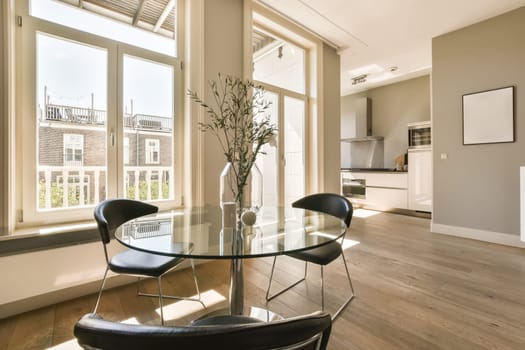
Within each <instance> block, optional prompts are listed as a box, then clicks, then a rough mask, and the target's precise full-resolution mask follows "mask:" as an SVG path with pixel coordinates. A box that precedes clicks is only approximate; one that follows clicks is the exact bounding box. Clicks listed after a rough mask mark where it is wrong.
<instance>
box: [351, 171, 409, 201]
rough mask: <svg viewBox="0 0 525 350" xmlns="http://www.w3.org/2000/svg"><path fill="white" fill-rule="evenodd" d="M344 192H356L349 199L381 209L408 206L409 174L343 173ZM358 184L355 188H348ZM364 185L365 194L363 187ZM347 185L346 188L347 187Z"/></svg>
mask: <svg viewBox="0 0 525 350" xmlns="http://www.w3.org/2000/svg"><path fill="white" fill-rule="evenodd" d="M341 184H342V187H343V188H342V193H343V194H345V195H346V194H349V193H350V194H351V193H354V194H356V195H355V196H350V197H349V199H350V201H351V202H352V203H353V204H356V205H357V206H364V207H369V208H374V209H379V210H388V209H394V208H397V209H407V208H408V174H407V173H406V172H393V171H385V172H363V171H358V172H354V171H349V172H342V173H341ZM349 186H356V188H355V189H354V190H352V189H350V188H348V187H349ZM357 186H364V194H363V195H361V193H362V191H361V188H357ZM345 187H346V188H345Z"/></svg>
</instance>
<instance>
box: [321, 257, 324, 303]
mask: <svg viewBox="0 0 525 350" xmlns="http://www.w3.org/2000/svg"><path fill="white" fill-rule="evenodd" d="M323 267H324V266H323V265H321V310H322V311H324V272H323V271H324V269H323Z"/></svg>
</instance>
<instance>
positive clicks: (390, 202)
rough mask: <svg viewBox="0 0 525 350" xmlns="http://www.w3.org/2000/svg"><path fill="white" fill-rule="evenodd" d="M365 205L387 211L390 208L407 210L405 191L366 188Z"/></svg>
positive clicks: (399, 189)
mask: <svg viewBox="0 0 525 350" xmlns="http://www.w3.org/2000/svg"><path fill="white" fill-rule="evenodd" d="M366 205H368V206H370V207H373V208H377V209H382V210H387V209H392V208H399V209H406V208H407V190H406V188H405V189H402V188H381V187H367V188H366Z"/></svg>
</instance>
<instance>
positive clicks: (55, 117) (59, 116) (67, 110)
mask: <svg viewBox="0 0 525 350" xmlns="http://www.w3.org/2000/svg"><path fill="white" fill-rule="evenodd" d="M106 118H107V115H106V111H104V110H101V109H92V108H84V107H74V106H66V105H56V104H47V105H45V108H44V115H43V120H46V121H57V122H66V123H77V124H92V125H105V124H106ZM124 127H126V128H133V129H142V130H155V131H163V132H170V131H171V130H172V129H173V118H169V117H163V116H158V115H150V114H134V115H131V114H124Z"/></svg>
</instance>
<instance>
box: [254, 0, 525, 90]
mask: <svg viewBox="0 0 525 350" xmlns="http://www.w3.org/2000/svg"><path fill="white" fill-rule="evenodd" d="M260 2H261V3H263V4H265V5H267V6H269V7H271V8H273V9H274V10H276V11H278V12H280V13H282V14H284V15H285V16H286V17H288V18H290V19H292V20H294V21H295V22H297V23H299V24H301V25H302V26H303V27H306V28H309V29H310V30H311V31H312V32H314V33H316V34H318V35H319V36H321V37H322V38H324V39H325V40H326V41H328V42H330V43H331V44H332V45H333V46H335V47H336V48H337V49H338V52H339V53H340V55H341V95H347V94H352V93H356V92H359V91H363V90H367V89H370V88H373V87H377V86H381V85H386V84H390V83H393V82H396V81H401V80H406V79H409V78H413V77H417V76H420V75H424V74H428V73H429V72H430V71H431V68H432V56H431V40H432V38H433V37H436V36H439V35H441V34H445V33H448V32H451V31H454V30H457V29H460V28H462V27H465V26H468V25H470V24H473V23H476V22H479V21H482V20H484V19H487V18H490V17H493V16H496V15H499V14H502V13H504V12H507V11H510V10H513V9H515V8H518V7H521V6H524V5H525V0H395V1H394V0H367V1H363V0H260ZM362 75H366V78H365V79H362V80H365V81H364V82H361V83H357V84H355V85H353V84H352V83H353V79H352V78H356V77H359V76H362Z"/></svg>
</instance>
